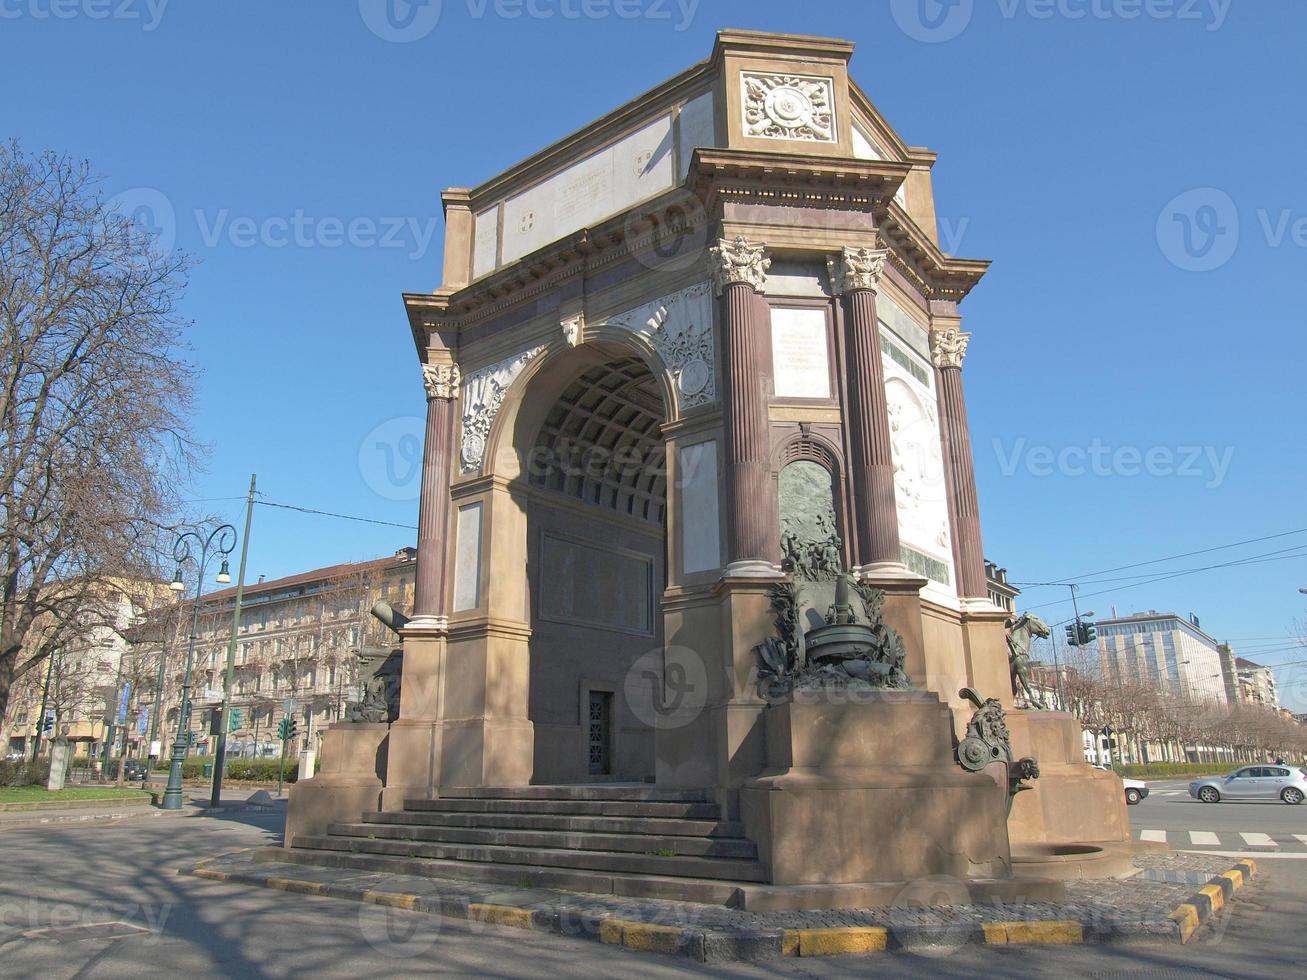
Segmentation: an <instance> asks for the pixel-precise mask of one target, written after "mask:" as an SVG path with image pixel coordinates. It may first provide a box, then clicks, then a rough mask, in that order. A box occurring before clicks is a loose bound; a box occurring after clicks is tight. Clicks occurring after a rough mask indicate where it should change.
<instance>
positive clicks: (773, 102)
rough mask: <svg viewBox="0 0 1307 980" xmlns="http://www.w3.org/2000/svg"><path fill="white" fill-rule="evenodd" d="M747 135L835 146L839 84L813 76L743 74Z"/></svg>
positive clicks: (741, 79)
mask: <svg viewBox="0 0 1307 980" xmlns="http://www.w3.org/2000/svg"><path fill="white" fill-rule="evenodd" d="M740 83H741V86H742V88H743V92H742V97H743V104H744V135H745V136H754V137H761V138H764V139H778V140H809V141H815V142H818V143H834V142H835V141H836V133H835V83H834V81H833V80H832V79H830V78H819V77H813V76H809V75H776V74H765V73H761V72H748V71H746V72H743V73H741V75H740Z"/></svg>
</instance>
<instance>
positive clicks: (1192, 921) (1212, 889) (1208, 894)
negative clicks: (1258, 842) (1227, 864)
mask: <svg viewBox="0 0 1307 980" xmlns="http://www.w3.org/2000/svg"><path fill="white" fill-rule="evenodd" d="M1255 874H1257V862H1256V861H1254V860H1253V859H1252V858H1247V859H1245V860H1243V861H1240V862H1239V863H1238V864H1236V865H1235V866H1234V867H1233V868H1231V869H1230V870H1229V871H1226V872H1224V873H1222V874H1219V875H1217V876H1216V877H1215V878H1213V879H1212V880H1211V881H1209V882H1208V883H1207V884H1205V885H1203V887H1202V888H1200V889H1198V891H1196V892H1195V893H1194V894H1193V895H1191V896H1190V897H1189V900H1188V901H1187V902H1182V903H1181V904H1179V905H1177V906H1176V908H1175V911H1174V912H1172V913H1171V915H1170V919H1171V921H1172V922H1174V923H1175V924H1176V928H1177V929H1178V931H1179V939H1180V942H1182V943H1187V942H1188V941H1189V940H1190V939H1191V938H1193V935H1194V933H1195V932H1197V931H1198V927H1199V926H1200V925H1202V924H1203V923H1204V922H1206V921H1207V920H1208V919H1210V918H1211V917H1212V915H1214V914H1215V913H1217V912H1219V911H1221V909H1222V908H1224V907H1225V905H1226V904H1227V903H1228V902H1229V901H1230V899H1231V898H1233V897H1234V893H1235V892H1237V891H1238V890H1239V889H1240V888H1242V887H1243V886H1244V885H1245V884H1246V883H1247V882H1248V880H1249V879H1251V878H1252V877H1253V876H1254V875H1255Z"/></svg>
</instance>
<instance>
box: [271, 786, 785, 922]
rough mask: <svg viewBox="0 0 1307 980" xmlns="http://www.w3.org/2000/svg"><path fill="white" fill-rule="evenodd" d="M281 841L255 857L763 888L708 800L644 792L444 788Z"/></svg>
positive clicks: (667, 886) (479, 875)
mask: <svg viewBox="0 0 1307 980" xmlns="http://www.w3.org/2000/svg"><path fill="white" fill-rule="evenodd" d="M288 843H289V844H290V846H289V847H287V848H266V849H264V850H263V851H261V852H259V854H258V859H260V860H266V861H289V862H293V863H300V864H312V865H320V866H321V865H326V866H331V867H338V868H351V869H357V870H359V871H364V872H384V873H390V874H411V875H421V876H425V877H438V878H455V879H461V880H465V881H476V882H482V883H488V884H505V885H516V886H523V885H525V886H529V887H539V888H563V889H569V890H572V891H582V892H593V893H597V894H604V895H617V896H625V897H632V898H669V899H678V900H681V901H692V902H703V903H708V904H714V905H741V904H743V894H742V889H743V888H745V887H747V886H748V885H750V884H755V885H756V884H757V883H762V882H765V881H766V880H767V868H766V867H765V866H764V865H763V864H762V863H760V862H759V861H758V855H757V848H756V847H755V845H754V843H753V842H752V841H751V840H749V839H748V838H746V837H745V836H744V830H743V827H742V826H741V825H740V824H738V823H733V822H730V821H725V820H723V819H722V818H721V810H720V808H719V807H718V805H717V804H716V803H712V802H709V801H708V800H707V799H706V797H705V796H704V795H703V794H702V793H699V792H683V791H677V790H659V789H654V788H650V787H647V786H623V785H611V784H610V785H594V784H591V785H582V786H523V787H517V788H509V789H482V788H477V789H468V790H447V791H446V792H445V794H444V795H443V796H442V797H441V798H440V799H438V800H409V801H407V802H406V803H405V805H404V809H403V810H402V811H396V812H389V813H386V812H371V813H364V814H362V815H361V818H360V820H359V822H357V823H338V824H332V825H330V826H329V827H328V828H327V833H325V834H321V835H312V836H303V835H301V836H297V837H295V838H294V839H293V840H291V841H289V842H288Z"/></svg>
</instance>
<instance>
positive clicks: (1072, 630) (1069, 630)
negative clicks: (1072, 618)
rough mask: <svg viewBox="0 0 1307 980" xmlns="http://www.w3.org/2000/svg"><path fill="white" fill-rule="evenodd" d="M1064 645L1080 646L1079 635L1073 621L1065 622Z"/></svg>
mask: <svg viewBox="0 0 1307 980" xmlns="http://www.w3.org/2000/svg"><path fill="white" fill-rule="evenodd" d="M1066 645H1067V646H1069V647H1078V646H1080V637H1079V635H1077V632H1076V624H1075V623H1067V626H1066Z"/></svg>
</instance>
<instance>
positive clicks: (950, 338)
mask: <svg viewBox="0 0 1307 980" xmlns="http://www.w3.org/2000/svg"><path fill="white" fill-rule="evenodd" d="M970 342H971V334H969V333H963V332H962V331H961V330H959V329H958V328H957V327H946V328H944V329H943V330H933V331H931V334H930V356H931V360H933V361H934V362H935V367H937V368H961V367H962V360H963V358H965V357H966V356H967V344H969V343H970Z"/></svg>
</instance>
